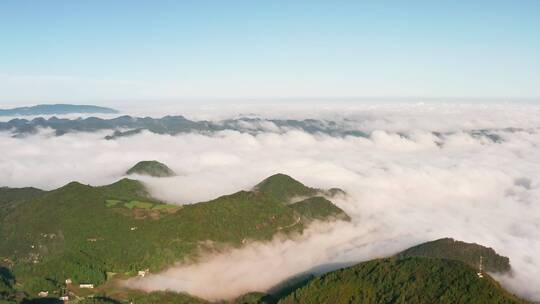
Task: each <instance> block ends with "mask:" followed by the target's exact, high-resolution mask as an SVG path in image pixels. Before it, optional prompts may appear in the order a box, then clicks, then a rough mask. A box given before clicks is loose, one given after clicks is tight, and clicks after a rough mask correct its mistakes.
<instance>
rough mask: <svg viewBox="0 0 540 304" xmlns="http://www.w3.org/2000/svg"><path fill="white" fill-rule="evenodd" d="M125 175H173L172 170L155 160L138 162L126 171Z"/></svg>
mask: <svg viewBox="0 0 540 304" xmlns="http://www.w3.org/2000/svg"><path fill="white" fill-rule="evenodd" d="M126 174H127V175H131V174H139V175H148V176H154V177H170V176H174V175H175V173H174V171H173V170H171V169H170V168H169V167H167V166H166V165H165V164H163V163H160V162H158V161H157V160H145V161H140V162H138V163H137V164H135V166H133V167H131V168H130V169H129V170H127V172H126Z"/></svg>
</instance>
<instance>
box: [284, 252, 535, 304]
mask: <svg viewBox="0 0 540 304" xmlns="http://www.w3.org/2000/svg"><path fill="white" fill-rule="evenodd" d="M279 303H280V304H292V303H332V304H340V303H381V304H382V303H468V304H472V303H486V304H487V303H524V302H523V301H521V300H519V299H517V298H515V297H514V296H512V295H510V294H508V293H507V292H506V291H504V290H503V289H502V288H501V287H500V286H499V285H498V283H497V282H495V281H494V280H493V279H491V278H490V277H489V276H485V277H484V278H478V276H477V275H476V271H475V269H473V268H471V267H469V266H468V265H466V264H465V263H462V262H460V261H454V260H444V259H431V258H420V257H413V258H404V259H396V258H387V259H379V260H373V261H369V262H364V263H360V264H358V265H355V266H353V267H349V268H345V269H341V270H337V271H334V272H330V273H327V274H325V275H322V276H320V277H318V278H316V279H314V280H312V281H311V282H309V283H308V284H307V285H306V286H304V287H302V288H300V289H298V290H296V291H295V292H294V293H292V294H291V295H289V296H287V297H286V298H285V299H283V300H281V301H280V302H279Z"/></svg>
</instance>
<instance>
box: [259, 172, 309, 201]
mask: <svg viewBox="0 0 540 304" xmlns="http://www.w3.org/2000/svg"><path fill="white" fill-rule="evenodd" d="M254 190H255V191H257V192H262V193H264V194H265V195H267V196H270V197H272V198H274V199H276V200H278V201H280V202H286V201H287V200H289V199H292V198H294V197H303V196H304V197H310V196H314V195H316V194H317V192H318V190H317V189H315V188H310V187H307V186H305V185H304V184H302V183H301V182H299V181H297V180H295V179H294V178H292V177H290V176H289V175H286V174H282V173H277V174H274V175H272V176H270V177H268V178H266V179H265V180H263V181H262V182H260V183H259V184H257V185H256V186H255V187H254Z"/></svg>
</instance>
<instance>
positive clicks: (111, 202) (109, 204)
mask: <svg viewBox="0 0 540 304" xmlns="http://www.w3.org/2000/svg"><path fill="white" fill-rule="evenodd" d="M121 202H122V201H119V200H112V199H108V200H105V206H107V208H111V207H114V206H116V205H118V204H119V203H121Z"/></svg>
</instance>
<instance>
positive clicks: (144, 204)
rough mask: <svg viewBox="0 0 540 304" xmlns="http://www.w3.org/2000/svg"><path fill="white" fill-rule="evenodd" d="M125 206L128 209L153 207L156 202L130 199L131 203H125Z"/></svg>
mask: <svg viewBox="0 0 540 304" xmlns="http://www.w3.org/2000/svg"><path fill="white" fill-rule="evenodd" d="M124 206H125V207H126V208H128V209H133V208H138V209H151V208H152V207H153V206H154V204H152V203H148V202H141V201H130V202H129V203H125V204H124Z"/></svg>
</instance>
